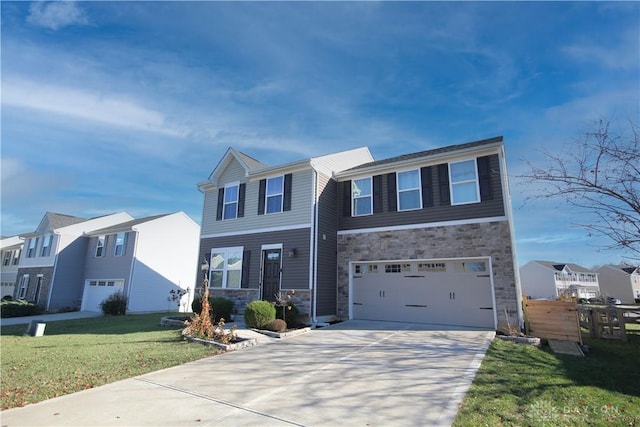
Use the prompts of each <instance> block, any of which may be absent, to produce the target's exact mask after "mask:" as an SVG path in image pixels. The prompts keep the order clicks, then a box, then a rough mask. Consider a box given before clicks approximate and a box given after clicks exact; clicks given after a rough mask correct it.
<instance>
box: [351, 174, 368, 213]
mask: <svg viewBox="0 0 640 427" xmlns="http://www.w3.org/2000/svg"><path fill="white" fill-rule="evenodd" d="M364 179H368V180H369V187H370V190H371V193H370V194H369V195H368V196H364V197H363V196H359V197H358V199H363V198H365V197H368V198H369V213H365V214H358V213H356V211H355V209H354V207H355V206H354V203H355V201H356V196H355V193H354V192H353V186H354V185H355V182H356V181H362V180H364ZM370 215H373V177H372V176H371V175H369V176H364V177H362V178H355V179H352V180H351V216H352V217H361V216H370Z"/></svg>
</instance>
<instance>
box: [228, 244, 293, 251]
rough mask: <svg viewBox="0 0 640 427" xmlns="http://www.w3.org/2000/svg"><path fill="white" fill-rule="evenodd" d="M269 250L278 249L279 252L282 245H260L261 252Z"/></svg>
mask: <svg viewBox="0 0 640 427" xmlns="http://www.w3.org/2000/svg"><path fill="white" fill-rule="evenodd" d="M225 249H226V248H225ZM269 249H280V250H282V243H272V244H269V245H262V248H261V250H263V251H267V250H269Z"/></svg>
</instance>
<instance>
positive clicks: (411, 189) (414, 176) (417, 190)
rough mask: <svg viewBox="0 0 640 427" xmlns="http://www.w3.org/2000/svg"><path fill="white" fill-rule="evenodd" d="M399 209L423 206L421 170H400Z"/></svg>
mask: <svg viewBox="0 0 640 427" xmlns="http://www.w3.org/2000/svg"><path fill="white" fill-rule="evenodd" d="M397 179H398V210H399V211H407V210H412V209H420V208H421V207H422V194H421V187H420V171H419V170H418V169H415V170H412V171H406V172H398V173H397Z"/></svg>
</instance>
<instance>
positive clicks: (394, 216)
mask: <svg viewBox="0 0 640 427" xmlns="http://www.w3.org/2000/svg"><path fill="white" fill-rule="evenodd" d="M489 168H490V177H491V178H490V179H491V189H492V192H491V199H490V200H483V201H481V202H480V203H472V204H467V205H457V206H451V205H450V204H449V203H447V202H443V201H442V200H441V196H440V189H439V182H440V181H439V179H438V165H434V166H432V167H431V168H430V172H431V188H432V192H431V194H432V195H433V196H432V201H431V200H430V202H432V206H426V207H424V208H423V209H418V210H413V211H404V212H396V211H393V210H390V209H389V204H390V203H389V197H390V195H389V184H388V181H387V177H386V176H383V179H381V180H380V182H381V184H382V189H381V191H380V193H381V196H382V212H376V213H374V214H373V215H368V216H361V217H352V216H350V215H345V213H346V212H348V209H349V208H348V206H347V207H345V206H344V204H345V203H347V201H348V200H350V199H349V198H348V197H345V196H344V185H345V184H344V182H340V183H339V185H338V197H337V205H338V206H337V212H338V213H339V216H338V228H339V230H351V229H359V228H375V227H389V226H401V225H410V224H422V223H429V222H440V221H455V220H464V219H472V218H488V217H494V216H503V215H505V209H504V204H503V199H502V185H501V177H500V165H499V159H498V155H497V154H494V155H491V156H489ZM346 182H347V183H350V181H346ZM347 191H349V189H348V188H347ZM391 202H393V200H391Z"/></svg>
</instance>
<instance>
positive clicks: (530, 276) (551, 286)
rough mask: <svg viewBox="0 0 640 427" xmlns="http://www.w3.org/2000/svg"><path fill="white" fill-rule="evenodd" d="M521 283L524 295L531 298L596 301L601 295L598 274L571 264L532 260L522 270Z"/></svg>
mask: <svg viewBox="0 0 640 427" xmlns="http://www.w3.org/2000/svg"><path fill="white" fill-rule="evenodd" d="M520 283H521V286H522V293H523V295H526V296H527V297H530V298H548V299H556V298H557V297H559V296H572V297H576V298H594V297H597V296H599V295H600V288H599V286H598V274H597V273H596V272H594V271H592V270H590V269H588V268H586V267H582V266H580V265H577V264H571V263H561V262H553V261H529V262H528V263H527V264H525V265H524V266H522V267H520Z"/></svg>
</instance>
